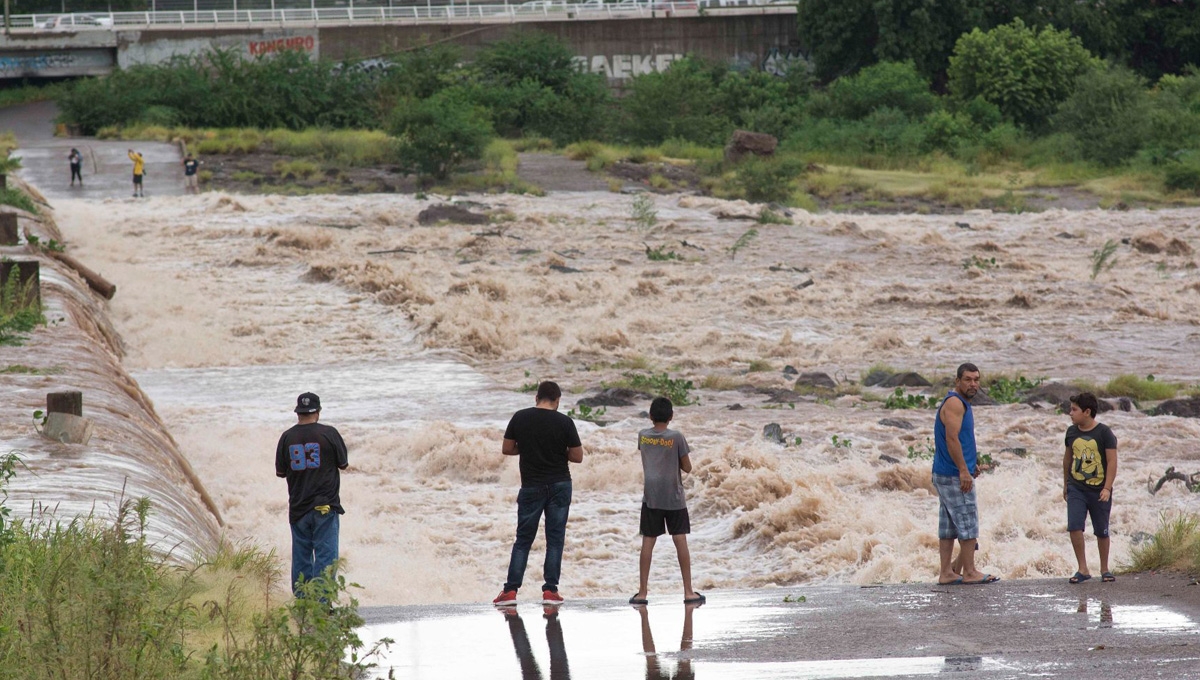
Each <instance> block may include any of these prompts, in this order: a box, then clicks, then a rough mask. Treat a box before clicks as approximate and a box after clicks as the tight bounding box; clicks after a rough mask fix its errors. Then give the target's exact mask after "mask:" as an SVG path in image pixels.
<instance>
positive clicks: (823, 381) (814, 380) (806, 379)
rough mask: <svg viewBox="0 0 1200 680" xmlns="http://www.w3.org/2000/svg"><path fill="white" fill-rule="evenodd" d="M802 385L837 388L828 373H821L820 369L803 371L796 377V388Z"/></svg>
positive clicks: (828, 388)
mask: <svg viewBox="0 0 1200 680" xmlns="http://www.w3.org/2000/svg"><path fill="white" fill-rule="evenodd" d="M802 387H807V388H810V389H811V388H820V389H826V390H833V389H837V381H836V380H834V379H833V378H831V377H829V374H828V373H821V372H820V371H813V372H805V373H801V374H800V377H798V378H796V389H797V390H799V389H800V388H802Z"/></svg>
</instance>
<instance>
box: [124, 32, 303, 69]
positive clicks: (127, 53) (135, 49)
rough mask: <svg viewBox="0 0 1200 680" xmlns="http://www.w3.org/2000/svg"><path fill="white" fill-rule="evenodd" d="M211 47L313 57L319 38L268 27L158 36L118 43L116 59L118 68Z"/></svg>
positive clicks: (249, 53) (249, 54)
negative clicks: (197, 35) (209, 35)
mask: <svg viewBox="0 0 1200 680" xmlns="http://www.w3.org/2000/svg"><path fill="white" fill-rule="evenodd" d="M214 47H216V48H220V49H223V50H236V51H238V52H241V53H242V54H243V55H245V56H246V57H249V58H250V59H254V58H257V57H260V56H267V55H271V54H275V53H277V52H284V51H287V50H301V51H303V52H306V53H307V54H308V55H309V56H310V57H312V58H313V59H316V58H318V57H320V56H321V54H320V52H321V41H320V38H319V37H318V35H317V31H316V30H292V29H281V30H268V31H262V32H261V33H254V34H250V35H247V34H244V33H239V34H236V35H218V36H215V37H213V38H174V37H158V36H155V37H153V38H149V39H143V40H136V41H130V42H127V43H123V44H121V46H120V48H119V50H118V53H117V61H118V63H120V65H121V68H129V67H130V66H133V65H136V64H158V63H162V62H164V61H166V60H168V59H170V58H171V57H174V56H178V55H189V56H190V55H198V54H204V53H206V52H208V51H210V50H211V49H213V48H214Z"/></svg>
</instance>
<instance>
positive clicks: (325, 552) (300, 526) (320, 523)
mask: <svg viewBox="0 0 1200 680" xmlns="http://www.w3.org/2000/svg"><path fill="white" fill-rule="evenodd" d="M339 525H340V522H339V520H338V514H337V513H336V512H333V511H332V510H331V511H329V512H328V513H326V514H324V515H322V514H321V513H319V512H317V511H316V510H309V511H308V514H306V515H304V516H303V517H301V518H300V521H299V522H296V523H295V524H293V525H292V589H293V590H295V588H296V581H299V580H300V576H301V575H302V574H303V575H304V580H305V581H311V580H313V579H314V578H316V577H318V576H320V575H321V573H322V572H324V571H325V567H328V566H330V565H332V564H334V563H335V562H337V558H338V526H339Z"/></svg>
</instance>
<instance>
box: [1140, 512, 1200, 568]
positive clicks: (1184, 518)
mask: <svg viewBox="0 0 1200 680" xmlns="http://www.w3.org/2000/svg"><path fill="white" fill-rule="evenodd" d="M1129 569H1130V571H1135V572H1137V571H1157V570H1162V569H1166V570H1172V571H1181V572H1186V573H1189V574H1198V573H1200V517H1197V516H1196V515H1190V514H1187V515H1185V514H1178V515H1174V514H1172V515H1167V514H1164V515H1162V517H1161V518H1160V520H1159V527H1158V531H1156V532H1155V533H1154V537H1153V538H1152V539H1150V540H1149V541H1147V542H1146V543H1143V544H1142V545H1139V546H1134V548H1133V554H1132V555H1131V557H1130V565H1129Z"/></svg>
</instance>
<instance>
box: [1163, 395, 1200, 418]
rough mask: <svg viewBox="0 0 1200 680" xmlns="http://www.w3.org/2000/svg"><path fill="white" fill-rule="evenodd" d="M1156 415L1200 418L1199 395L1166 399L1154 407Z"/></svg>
mask: <svg viewBox="0 0 1200 680" xmlns="http://www.w3.org/2000/svg"><path fill="white" fill-rule="evenodd" d="M1154 415H1157V416H1178V417H1180V418H1200V397H1184V398H1183V399H1168V400H1167V401H1164V402H1163V403H1161V404H1159V405H1158V408H1156V409H1154Z"/></svg>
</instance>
